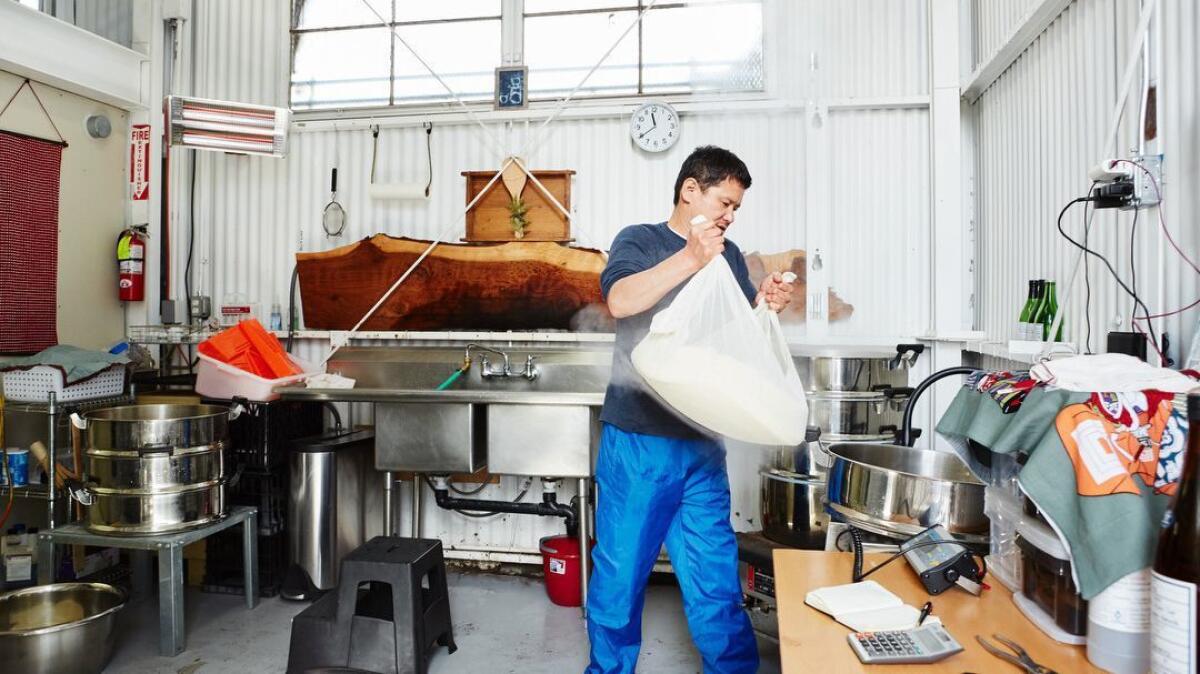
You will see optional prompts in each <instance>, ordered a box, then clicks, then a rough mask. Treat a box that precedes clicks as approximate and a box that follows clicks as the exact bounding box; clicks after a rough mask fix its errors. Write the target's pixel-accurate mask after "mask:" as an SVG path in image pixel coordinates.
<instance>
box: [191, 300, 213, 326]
mask: <svg viewBox="0 0 1200 674" xmlns="http://www.w3.org/2000/svg"><path fill="white" fill-rule="evenodd" d="M191 308H192V320H193V321H196V322H198V323H203V322H204V321H207V320H208V317H209V316H211V315H212V298H210V297H209V296H208V295H192V297H191Z"/></svg>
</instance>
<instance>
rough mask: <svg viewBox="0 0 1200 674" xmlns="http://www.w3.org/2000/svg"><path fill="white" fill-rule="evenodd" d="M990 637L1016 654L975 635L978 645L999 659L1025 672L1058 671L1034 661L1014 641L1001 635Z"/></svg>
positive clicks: (1043, 673)
mask: <svg viewBox="0 0 1200 674" xmlns="http://www.w3.org/2000/svg"><path fill="white" fill-rule="evenodd" d="M992 637H994V638H995V639H996V641H999V642H1000V643H1002V644H1004V645H1005V646H1008V647H1009V648H1011V649H1012V650H1013V652H1014V653H1016V655H1011V654H1009V653H1007V652H1005V651H1003V650H1001V649H1000V648H998V647H996V646H993V645H992V644H990V643H988V641H987V639H984V638H983V637H981V636H979V635H978V634H976V635H975V640H976V641H978V642H979V645H980V646H983V647H984V648H985V649H986V650H987V652H988V653H991V654H992V655H994V656H996V657H998V658H1000V659H1001V660H1006V661H1008V662H1011V663H1012V664H1014V665H1016V666H1018V667H1020V668H1021V669H1024V670H1025V671H1026V672H1029V674H1058V672H1056V671H1054V670H1053V669H1050V668H1049V667H1046V666H1043V665H1039V664H1038V663H1036V662H1034V661H1033V658H1031V657H1029V653H1026V652H1025V649H1024V648H1021V647H1020V646H1018V645H1017V644H1016V643H1015V642H1013V641H1010V640H1008V639H1006V638H1004V636H1003V635H1000V634H993V635H992Z"/></svg>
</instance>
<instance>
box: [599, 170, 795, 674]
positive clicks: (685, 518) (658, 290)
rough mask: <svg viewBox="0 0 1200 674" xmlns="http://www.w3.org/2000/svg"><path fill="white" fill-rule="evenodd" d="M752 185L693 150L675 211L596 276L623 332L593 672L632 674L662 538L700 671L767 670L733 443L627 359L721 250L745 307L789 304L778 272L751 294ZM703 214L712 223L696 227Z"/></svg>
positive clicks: (623, 245) (744, 174) (626, 237)
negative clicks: (742, 547) (753, 622)
mask: <svg viewBox="0 0 1200 674" xmlns="http://www.w3.org/2000/svg"><path fill="white" fill-rule="evenodd" d="M749 187H750V172H749V171H748V170H747V169H746V165H745V164H744V163H743V162H742V161H741V160H740V159H738V158H737V156H736V155H734V154H733V153H732V152H730V151H728V150H724V149H721V148H718V147H713V146H705V147H700V148H697V149H696V150H695V152H693V153H692V154H691V155H690V156H689V157H688V158H687V160H685V161H684V163H683V166H682V168H681V169H680V171H679V176H678V178H677V179H676V181H675V193H674V203H675V207H674V209H673V210H672V212H671V217H670V219H669V220H667V221H666V222H660V223H658V224H652V225H634V226H631V227H626V228H625V229H624V230H622V231H621V232H620V234H618V235H617V238H616V240H614V241H613V245H612V250H611V251H610V252H609V257H608V265H607V266H606V267H605V269H604V273H603V274H602V275H601V277H600V285H601V290H602V292H603V294H604V297H605V300H606V301H607V303H608V308H609V311H610V312H612V315H613V316H614V317H616V319H617V338H616V346H615V348H614V351H613V372H612V381H611V383H610V384H609V387H608V391H607V393H606V394H605V398H604V408H603V410H602V411H601V414H600V420H601V421H602V422H603V423H604V428H603V430H602V432H601V438H600V452H599V456H598V457H597V463H596V483H597V485H598V486H599V495H598V497H597V508H596V547H595V548H594V550H593V553H592V558H593V572H592V578H591V583H590V585H589V591H588V637H589V638H590V639H591V645H592V651H591V664H590V665H589V666H588V668H587V672H586V674H615V673H618V672H620V673H628V672H633V671H634V669H635V667H636V665H637V659H638V650H639V648H640V647H641V642H642V606H643V604H644V601H645V591H646V581H647V580H648V579H649V577H650V572H651V569H652V567H653V566H654V562H655V560H656V559H657V558H658V553H659V550H660V548H661V547H662V545H663V544H664V543H666V546H667V552H668V554H669V555H670V557H671V565H672V567H673V568H674V569H675V577H676V579H677V580H678V581H679V587H680V589H681V590H682V593H683V606H684V612H685V613H686V614H687V621H688V628H689V629H690V631H691V634H692V642H693V643H694V644H695V645H696V648H697V649H698V650H699V651H700V655H701V657H702V658H703V660H704V671H705V673H706V674H733V673H737V674H744V673H749V672H754V671H756V670H757V669H758V648H757V645H756V643H755V640H754V633H753V631H752V630H751V628H750V620H749V618H748V617H747V615H746V613H745V611H744V610H743V609H742V595H741V586H740V583H739V580H738V574H737V541H736V539H735V538H734V534H733V527H732V526H731V525H730V522H729V478H728V477H727V475H726V473H725V450H724V447H723V446H722V445H721V442H720V440H719V439H718V438H714V437H712V436H711V435H709V434H707V433H706V432H704V431H702V430H700V429H698V428H696V427H695V426H694V425H692V424H689V423H687V422H685V421H683V420H682V418H681V416H680V415H679V414H678V413H677V412H675V411H673V410H671V409H669V408H666V407H664V406H663V405H662V404H661V403H660V402H659V401H658V399H657V398H655V397H654V396H652V395H651V394H650V393H649V392H648V389H647V387H646V385H645V383H644V382H642V380H641V378H640V377H639V376H638V375H637V373H636V372H635V371H634V369H633V365H632V363H631V361H630V352H631V351H632V350H633V347H634V346H636V345H637V344H638V342H639V341H641V339H642V337H644V336H645V335H646V333H647V331H648V330H649V327H650V319H651V318H652V317H653V316H654V314H655V313H657V312H658V311H659V310H661V309H664V308H666V307H667V306H668V305H670V303H671V301H672V300H673V299H674V298H675V295H676V294H677V293H678V292H679V290H680V288H682V287H683V285H684V283H685V282H686V281H687V280H688V279H689V278H691V276H692V275H693V274H695V273H696V272H697V271H699V270H700V269H701V268H703V267H704V265H705V264H707V263H708V261H709V260H711V259H713V258H714V257H716V256H717V255H724V256H725V259H726V261H728V262H729V266H730V268H731V269H733V273H734V276H735V277H736V278H737V280H738V283H739V285H740V286H741V287H742V291H743V292H744V293H745V295H746V301H748V302H751V303H757V302H760V301H765V302H767V303H768V304H769V305H770V307H771V308H772V309H773V310H775V311H781V310H783V308H784V307H785V306H787V304H788V302H789V301H790V300H791V293H792V286H791V285H790V284H787V283H784V282H783V279H782V276H781V275H780V274H774V275H772V276H768V277H767V278H766V279H764V280H763V283H762V285H761V286H760V287H759V288H757V289H756V288H755V287H754V285H753V283H751V281H750V275H749V273H748V271H747V269H746V260H745V259H744V258H743V257H742V253H741V252H740V251H739V250H738V247H737V246H736V245H735V244H734V243H733V242H732V241H729V240H727V239H726V238H725V230H726V229H727V228H728V227H729V225H730V224H732V223H733V220H734V212H735V211H737V209H738V208H739V207H740V206H741V203H742V196H743V194H744V193H745V191H746V189H747V188H749ZM697 215H703V216H704V217H705V218H706V221H705V222H704V223H702V224H699V225H693V224H691V222H692V220H693V219H694V218H695V217H696V216H697ZM703 366H704V364H703V363H696V367H703Z"/></svg>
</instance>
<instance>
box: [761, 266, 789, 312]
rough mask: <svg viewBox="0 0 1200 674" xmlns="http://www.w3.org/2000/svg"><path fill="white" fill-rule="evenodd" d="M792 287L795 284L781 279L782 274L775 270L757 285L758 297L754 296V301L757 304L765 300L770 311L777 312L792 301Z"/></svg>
mask: <svg viewBox="0 0 1200 674" xmlns="http://www.w3.org/2000/svg"><path fill="white" fill-rule="evenodd" d="M794 288H795V286H793V285H792V284H791V283H787V282H785V281H784V280H783V274H781V273H779V272H775V273H774V274H771V275H770V276H768V277H766V278H764V279H763V280H762V283H761V284H760V285H759V286H758V297H757V298H755V300H754V303H755V304H756V305H757V304H759V303H761V302H766V303H767V306H768V307H770V309H771V311H774V312H775V313H779V312H781V311H783V310H784V309H785V308H787V305H788V304H789V303H790V302H791V301H792V290H793V289H794Z"/></svg>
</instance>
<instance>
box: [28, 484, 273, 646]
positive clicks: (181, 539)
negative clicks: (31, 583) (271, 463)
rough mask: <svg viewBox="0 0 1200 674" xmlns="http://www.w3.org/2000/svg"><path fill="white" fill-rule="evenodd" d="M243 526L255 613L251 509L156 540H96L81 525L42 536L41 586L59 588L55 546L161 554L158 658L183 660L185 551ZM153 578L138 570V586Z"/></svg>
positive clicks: (249, 592)
mask: <svg viewBox="0 0 1200 674" xmlns="http://www.w3.org/2000/svg"><path fill="white" fill-rule="evenodd" d="M238 524H240V525H242V541H243V547H242V551H243V560H244V565H245V578H246V608H254V607H255V606H257V605H258V508H254V507H250V506H234V507H232V508H230V511H229V515H227V516H226V517H225V518H224V519H222V520H219V521H217V522H213V523H212V524H209V525H206V526H203V527H198V528H195V529H190V530H188V531H178V532H173V533H169V534H160V535H156V536H109V535H104V534H94V533H92V532H90V531H88V530H87V529H86V528H85V527H84V526H83V525H82V524H78V523H76V524H68V525H67V526H63V527H58V528H57V529H50V530H49V531H42V532H40V533H39V534H38V542H37V546H38V547H37V558H38V585H47V584H49V583H51V582H53V578H54V561H53V560H54V546H55V545H94V546H99V547H108V548H124V549H126V550H135V551H144V552H157V553H158V652H159V654H161V655H164V656H166V657H171V656H175V655H179V654H180V653H182V652H183V649H184V646H185V645H186V643H187V640H186V637H185V635H184V632H183V581H184V576H183V548H184V547H186V546H188V545H190V544H192V543H195V542H196V541H199V540H201V539H204V538H207V537H209V536H211V535H213V534H215V533H217V532H218V531H223V530H225V529H228V528H230V527H233V526H236V525H238ZM147 572H149V568H148V567H147V568H143V569H136V568H135V569H134V582H135V583H136V582H139V581H140V580H142V579H144V578H145V577H146V573H147ZM139 576H140V578H139Z"/></svg>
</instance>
